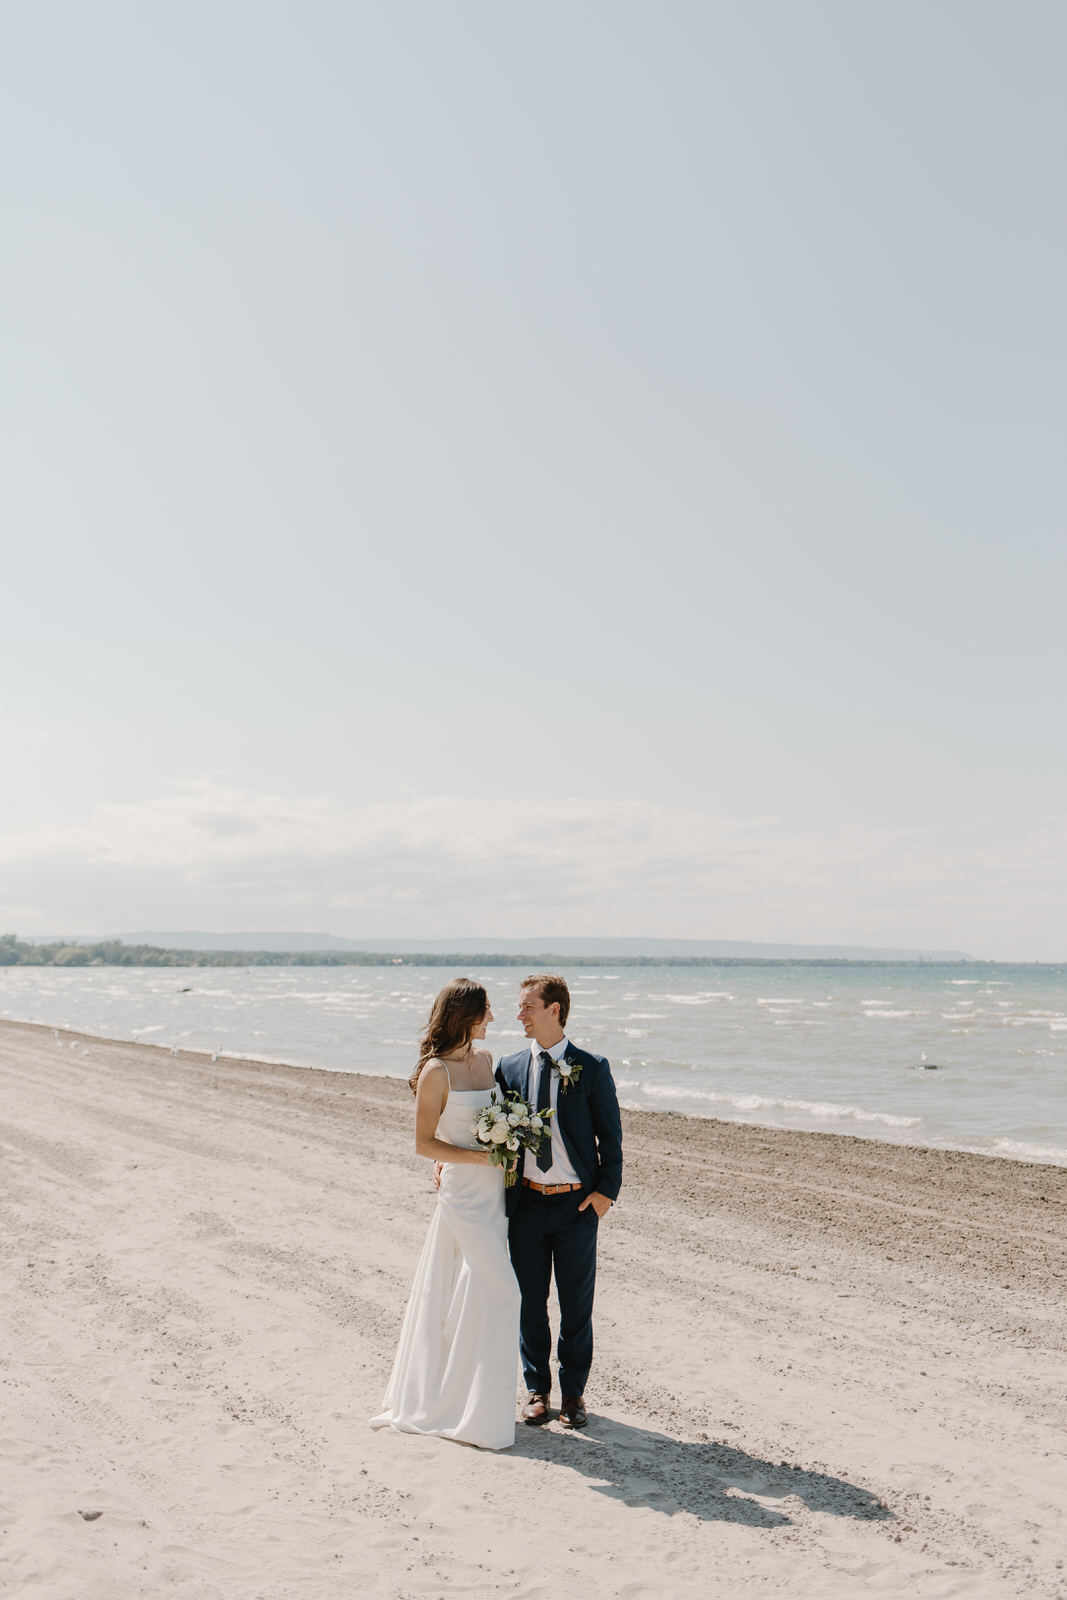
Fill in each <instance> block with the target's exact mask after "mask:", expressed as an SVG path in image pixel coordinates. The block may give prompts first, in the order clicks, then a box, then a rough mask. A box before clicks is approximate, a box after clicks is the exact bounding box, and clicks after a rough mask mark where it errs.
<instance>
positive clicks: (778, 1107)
mask: <svg viewBox="0 0 1067 1600" xmlns="http://www.w3.org/2000/svg"><path fill="white" fill-rule="evenodd" d="M616 1087H617V1088H618V1089H624V1090H625V1089H636V1090H637V1091H638V1092H639V1093H640V1094H642V1095H644V1096H646V1097H647V1098H646V1099H645V1101H644V1103H643V1105H642V1106H635V1107H631V1109H632V1110H646V1111H647V1110H655V1109H656V1108H655V1106H653V1105H651V1104H650V1102H651V1101H652V1100H653V1099H655V1100H702V1101H706V1102H707V1103H708V1104H709V1105H719V1106H732V1107H733V1109H734V1110H735V1111H800V1112H803V1113H804V1114H805V1115H806V1116H809V1117H820V1118H825V1119H826V1120H828V1121H834V1122H840V1121H844V1120H847V1119H851V1120H852V1121H854V1122H876V1123H882V1124H883V1125H884V1126H885V1127H887V1128H916V1127H918V1125H919V1124H920V1123H921V1122H922V1120H923V1119H922V1117H902V1116H898V1115H896V1114H894V1113H893V1112H889V1111H867V1110H865V1109H864V1108H863V1106H851V1105H838V1104H837V1103H836V1102H835V1101H832V1100H795V1099H788V1098H784V1097H780V1096H777V1095H768V1094H726V1093H722V1092H717V1091H716V1090H714V1089H681V1088H675V1087H674V1086H672V1085H670V1084H649V1083H643V1082H642V1081H641V1080H640V1079H631V1080H629V1081H623V1080H620V1081H619V1082H618V1083H617V1084H616Z"/></svg>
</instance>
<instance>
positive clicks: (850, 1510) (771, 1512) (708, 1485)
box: [509, 1413, 893, 1528]
mask: <svg viewBox="0 0 1067 1600" xmlns="http://www.w3.org/2000/svg"><path fill="white" fill-rule="evenodd" d="M509 1454H512V1455H516V1456H519V1455H521V1456H525V1457H527V1458H529V1459H533V1460H540V1461H552V1462H555V1463H558V1464H559V1465H561V1466H563V1465H565V1466H568V1467H570V1468H572V1469H573V1470H574V1471H576V1472H580V1473H582V1474H583V1475H584V1476H585V1477H587V1478H590V1479H592V1480H593V1483H592V1487H593V1488H594V1490H595V1491H596V1493H597V1494H602V1495H605V1496H607V1498H608V1499H611V1500H620V1501H622V1503H623V1504H624V1505H627V1506H633V1507H648V1508H649V1509H650V1510H652V1511H660V1512H662V1513H664V1514H665V1515H666V1516H672V1515H673V1514H674V1513H675V1512H676V1511H689V1512H691V1513H692V1514H693V1515H694V1516H697V1517H700V1518H702V1519H703V1520H704V1521H705V1522H740V1523H745V1524H747V1525H748V1526H749V1527H757V1528H782V1527H786V1526H788V1525H789V1523H790V1520H791V1519H790V1517H789V1515H788V1507H786V1508H785V1509H778V1507H777V1506H776V1505H773V1504H772V1505H768V1504H767V1503H766V1502H767V1501H768V1500H770V1501H778V1502H787V1501H788V1500H789V1499H790V1498H791V1497H795V1498H796V1499H797V1500H800V1501H802V1502H803V1504H804V1505H805V1506H807V1507H808V1509H809V1510H810V1511H822V1512H827V1513H829V1514H830V1515H831V1516H835V1517H853V1518H857V1519H858V1520H860V1521H863V1522H884V1521H889V1520H892V1518H893V1513H892V1512H891V1511H890V1510H889V1509H888V1507H886V1506H885V1505H883V1503H882V1502H881V1501H880V1500H879V1499H878V1497H877V1496H876V1495H873V1494H871V1493H870V1492H869V1491H868V1490H867V1489H861V1488H860V1487H859V1485H858V1484H855V1483H849V1482H848V1480H847V1479H845V1478H833V1477H831V1476H830V1475H829V1474H828V1473H825V1472H812V1471H810V1470H807V1469H805V1468H803V1467H794V1466H790V1465H789V1463H788V1462H785V1461H764V1460H761V1459H760V1458H759V1457H758V1456H751V1455H749V1454H748V1452H747V1451H745V1450H740V1449H738V1448H737V1447H736V1446H734V1445H730V1444H724V1443H719V1442H717V1441H715V1440H711V1439H709V1440H707V1441H706V1442H705V1441H703V1440H700V1441H694V1442H692V1443H687V1442H685V1441H684V1440H680V1439H672V1438H670V1437H669V1436H668V1435H667V1434H663V1433H653V1432H652V1431H651V1430H649V1429H646V1428H635V1427H632V1426H631V1425H630V1424H629V1423H625V1422H616V1421H614V1420H613V1419H611V1418H608V1417H599V1416H596V1415H594V1414H592V1413H590V1417H589V1424H588V1426H587V1427H586V1428H584V1429H583V1430H582V1431H581V1432H580V1433H575V1434H571V1435H563V1434H561V1433H560V1432H558V1431H556V1430H555V1429H551V1428H538V1429H534V1428H525V1427H521V1426H520V1428H519V1430H518V1437H517V1438H516V1440H515V1445H514V1449H513V1450H512V1451H511V1452H509Z"/></svg>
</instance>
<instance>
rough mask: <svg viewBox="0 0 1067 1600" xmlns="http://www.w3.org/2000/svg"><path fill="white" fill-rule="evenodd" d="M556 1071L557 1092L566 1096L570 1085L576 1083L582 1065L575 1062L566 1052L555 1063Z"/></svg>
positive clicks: (568, 1052)
mask: <svg viewBox="0 0 1067 1600" xmlns="http://www.w3.org/2000/svg"><path fill="white" fill-rule="evenodd" d="M556 1071H557V1072H558V1073H559V1092H560V1094H566V1093H567V1090H568V1089H569V1088H570V1086H571V1084H572V1083H577V1082H578V1078H579V1076H580V1074H581V1071H582V1063H581V1062H580V1061H576V1060H575V1058H574V1056H572V1055H571V1053H570V1051H569V1050H567V1051H565V1052H564V1053H563V1055H561V1056H560V1058H559V1060H558V1061H557V1062H556Z"/></svg>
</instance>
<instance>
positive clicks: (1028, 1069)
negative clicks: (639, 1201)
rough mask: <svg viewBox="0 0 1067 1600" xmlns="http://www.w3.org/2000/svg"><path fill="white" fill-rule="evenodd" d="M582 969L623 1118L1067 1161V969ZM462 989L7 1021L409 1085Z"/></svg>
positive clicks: (55, 1011)
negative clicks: (433, 1004) (716, 1122)
mask: <svg viewBox="0 0 1067 1600" xmlns="http://www.w3.org/2000/svg"><path fill="white" fill-rule="evenodd" d="M456 971H457V972H460V971H467V972H469V973H470V975H472V976H475V977H478V978H479V979H480V980H481V981H483V982H484V983H485V985H486V987H487V989H488V990H489V995H490V1000H491V1003H492V1005H493V1009H494V1012H495V1014H496V1018H497V1020H496V1022H495V1023H494V1024H493V1026H492V1027H491V1028H490V1030H489V1038H488V1041H487V1043H488V1045H489V1047H490V1048H491V1049H492V1050H493V1052H494V1054H495V1055H497V1056H500V1055H503V1054H506V1053H507V1052H508V1051H510V1050H515V1049H518V1048H520V1046H521V1044H522V1038H523V1036H522V1032H521V1030H520V1028H519V1026H518V1024H517V1022H516V1021H515V1020H514V1017H515V1006H516V997H517V983H518V979H519V978H520V977H522V976H523V972H522V971H521V969H519V968H517V967H511V968H499V967H495V968H491V969H489V970H487V971H483V970H479V969H475V968H464V967H463V965H462V963H461V961H457V965H456ZM564 971H565V972H566V976H567V979H568V982H569V983H570V985H571V992H572V999H573V1009H572V1012H571V1020H570V1022H569V1024H568V1030H567V1031H568V1035H569V1036H570V1037H571V1038H572V1039H573V1040H574V1042H575V1043H576V1044H581V1045H584V1046H586V1047H587V1048H588V1049H590V1050H595V1051H597V1052H599V1053H600V1054H603V1055H606V1056H607V1057H608V1058H609V1059H610V1061H611V1063H612V1068H613V1071H614V1074H615V1079H616V1082H617V1084H618V1088H619V1098H620V1099H621V1100H622V1102H623V1104H624V1105H627V1106H631V1107H635V1108H638V1109H641V1108H645V1109H649V1108H651V1109H656V1110H672V1111H684V1112H688V1113H690V1114H694V1115H698V1116H701V1115H703V1116H715V1117H723V1118H726V1119H728V1120H730V1121H735V1122H755V1123H762V1124H766V1125H769V1126H772V1127H785V1128H807V1129H820V1130H823V1131H827V1132H835V1133H853V1134H860V1135H862V1136H864V1137H865V1138H874V1139H890V1140H895V1141H897V1142H902V1143H906V1144H927V1145H936V1146H941V1147H947V1148H956V1149H965V1150H976V1151H981V1152H983V1153H986V1154H992V1155H1003V1156H1013V1157H1015V1158H1017V1159H1021V1160H1029V1161H1044V1162H1054V1163H1056V1164H1058V1165H1067V969H1065V968H1063V967H1021V966H1020V967H970V966H960V967H933V966H930V967H921V966H920V967H915V966H900V967H829V966H828V967H817V966H810V967H695V968H694V967H667V966H664V967H643V968H614V969H612V968H603V969H600V970H590V969H584V968H575V969H571V970H569V971H568V970H567V969H566V968H564ZM451 975H452V974H451V971H450V969H446V968H442V967H223V968H211V967H170V968H150V967H132V968H130V967H127V968H122V967H89V968H86V967H82V968H52V967H4V968H0V1016H4V1017H12V1018H18V1019H21V1020H33V1021H36V1022H44V1023H49V1024H51V1025H52V1026H53V1027H57V1028H59V1027H68V1028H77V1029H78V1030H80V1031H85V1032H90V1033H97V1034H99V1035H101V1036H102V1037H105V1038H115V1039H141V1040H144V1042H145V1043H150V1044H163V1045H172V1046H174V1045H178V1046H185V1047H187V1048H190V1049H197V1050H211V1051H215V1050H217V1051H219V1052H221V1053H229V1054H234V1055H250V1056H258V1057H261V1058H262V1059H264V1060H272V1061H288V1062H293V1063H296V1064H298V1065H303V1066H314V1067H328V1068H330V1069H332V1070H334V1071H342V1072H369V1073H381V1074H385V1075H387V1076H396V1077H407V1075H408V1074H409V1073H410V1071H411V1069H412V1067H413V1065H414V1062H415V1059H416V1055H417V1044H416V1040H417V1036H418V1032H419V1029H420V1026H421V1025H422V1023H423V1021H424V1020H425V1016H426V1011H427V1008H428V1006H429V1003H430V1001H431V1000H432V998H433V996H434V995H435V994H436V992H437V990H438V989H439V988H440V987H441V985H442V984H443V983H444V982H446V981H447V979H448V978H449V977H450V976H451ZM187 987H188V990H189V992H188V993H185V992H182V991H184V990H185V989H186V988H187ZM924 1058H925V1059H924ZM934 1068H936V1070H932V1069H934Z"/></svg>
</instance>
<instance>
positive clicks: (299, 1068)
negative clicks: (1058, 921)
mask: <svg viewBox="0 0 1067 1600" xmlns="http://www.w3.org/2000/svg"><path fill="white" fill-rule="evenodd" d="M8 1027H16V1028H37V1029H40V1030H41V1031H42V1033H45V1034H56V1035H58V1034H63V1035H65V1036H66V1037H67V1039H69V1040H75V1041H78V1042H81V1043H82V1044H86V1043H89V1044H92V1043H96V1044H100V1045H129V1046H136V1047H137V1048H138V1049H143V1050H157V1051H159V1052H160V1053H161V1054H162V1055H166V1056H172V1057H182V1056H184V1057H188V1058H189V1059H190V1060H197V1061H200V1062H202V1063H203V1062H207V1063H208V1064H211V1063H214V1062H215V1061H216V1060H217V1061H218V1062H231V1063H234V1064H245V1065H249V1066H262V1067H265V1068H270V1069H271V1070H277V1069H284V1070H285V1071H290V1072H294V1073H318V1074H321V1075H322V1076H323V1077H324V1078H331V1079H332V1078H336V1079H339V1080H343V1079H347V1078H367V1079H370V1080H371V1081H377V1080H379V1079H381V1080H384V1081H386V1082H389V1083H396V1084H404V1085H405V1086H406V1084H407V1078H406V1077H404V1076H403V1075H400V1074H397V1075H394V1074H392V1073H386V1072H365V1071H356V1070H352V1071H345V1072H342V1071H338V1070H337V1069H335V1068H331V1067H318V1066H312V1065H310V1064H300V1063H296V1062H292V1061H285V1060H282V1059H281V1058H279V1057H274V1056H261V1055H252V1054H248V1053H240V1052H236V1051H229V1050H220V1051H219V1052H218V1054H217V1057H216V1054H215V1052H213V1051H209V1050H194V1049H187V1048H185V1047H184V1046H172V1045H166V1044H155V1043H153V1042H152V1041H151V1040H147V1039H146V1040H140V1039H136V1038H129V1039H121V1038H116V1037H114V1036H112V1035H108V1034H98V1033H91V1032H89V1031H88V1030H87V1029H84V1028H72V1027H69V1026H67V1025H65V1024H58V1023H49V1022H37V1021H30V1020H24V1019H21V1018H17V1017H0V1029H3V1028H8ZM620 1106H621V1107H622V1109H623V1111H624V1113H625V1114H626V1115H628V1116H634V1117H646V1116H648V1117H680V1118H682V1119H684V1120H685V1121H687V1122H693V1123H705V1122H711V1123H715V1124H721V1125H723V1126H725V1127H733V1128H752V1129H759V1130H762V1131H764V1132H767V1133H782V1134H797V1135H799V1136H803V1137H808V1136H810V1137H811V1138H813V1139H824V1138H825V1139H841V1140H851V1141H855V1142H858V1143H862V1144H871V1145H877V1146H887V1147H889V1148H892V1149H898V1150H914V1151H939V1152H941V1153H943V1154H945V1155H950V1156H951V1155H966V1156H973V1157H974V1158H975V1159H976V1160H980V1161H995V1162H1009V1163H1011V1164H1013V1165H1016V1166H1023V1167H1039V1168H1046V1167H1048V1168H1053V1169H1055V1170H1058V1171H1061V1172H1065V1173H1067V1159H1055V1160H1053V1159H1049V1160H1046V1161H1041V1160H1038V1159H1036V1158H1029V1159H1028V1158H1027V1157H1024V1156H1019V1155H1015V1154H1011V1153H1009V1152H1006V1151H1005V1152H1001V1151H995V1152H994V1151H983V1150H976V1149H975V1148H974V1146H973V1145H967V1144H911V1143H909V1142H908V1141H907V1140H905V1139H895V1138H891V1137H889V1136H887V1135H882V1136H877V1135H869V1134H862V1133H843V1132H839V1131H836V1130H831V1129H822V1128H788V1127H785V1128H783V1127H781V1126H780V1125H778V1124H776V1123H771V1122H756V1121H749V1120H747V1119H743V1118H740V1117H736V1118H735V1117H716V1116H715V1115H714V1114H713V1113H712V1112H699V1111H696V1112H694V1111H673V1110H669V1109H666V1108H664V1109H662V1110H660V1109H657V1108H656V1107H654V1106H633V1105H628V1104H626V1103H625V1102H623V1101H622V1100H620ZM1049 1148H1050V1149H1056V1150H1057V1155H1058V1154H1059V1151H1058V1147H1055V1146H1050V1147H1049Z"/></svg>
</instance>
